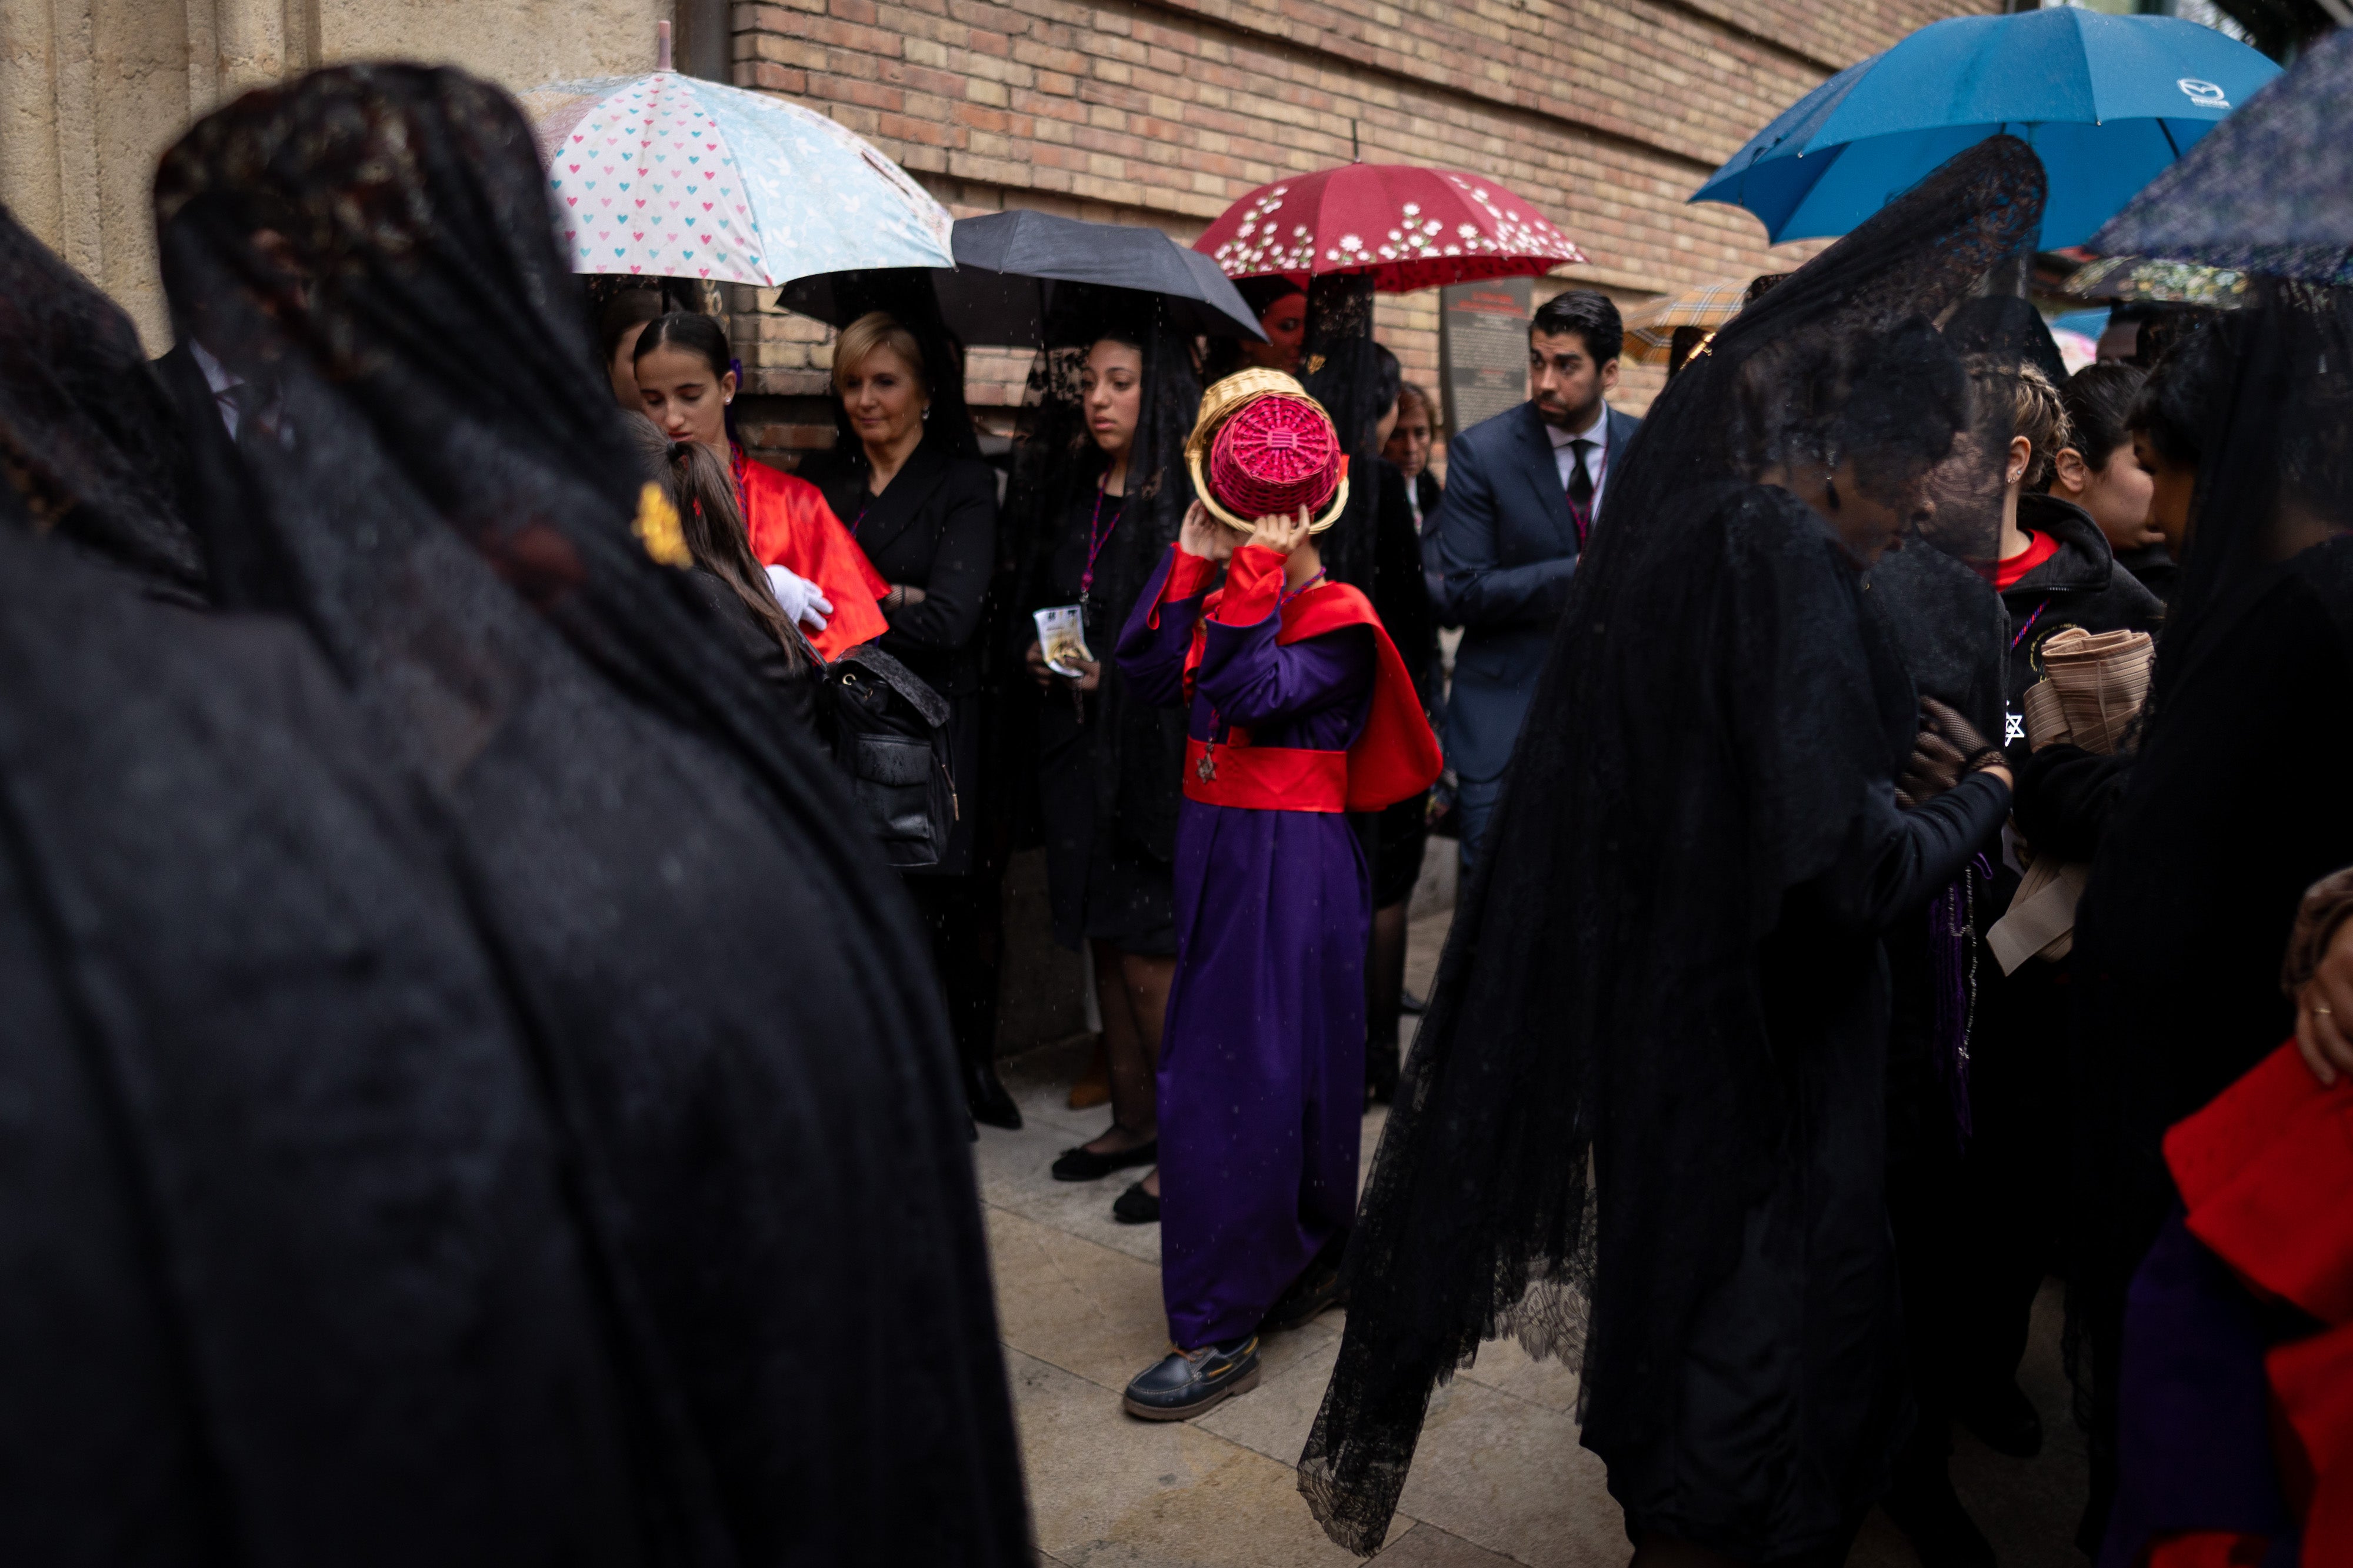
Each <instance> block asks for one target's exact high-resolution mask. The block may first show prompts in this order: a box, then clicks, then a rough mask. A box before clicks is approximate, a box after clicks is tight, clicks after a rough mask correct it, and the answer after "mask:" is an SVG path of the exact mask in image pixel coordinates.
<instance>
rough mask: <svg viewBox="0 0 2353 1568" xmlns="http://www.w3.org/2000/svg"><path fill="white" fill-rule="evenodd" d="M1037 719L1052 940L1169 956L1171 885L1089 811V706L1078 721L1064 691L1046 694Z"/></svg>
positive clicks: (1129, 840)
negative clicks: (1095, 942) (1110, 945)
mask: <svg viewBox="0 0 2353 1568" xmlns="http://www.w3.org/2000/svg"><path fill="white" fill-rule="evenodd" d="M1041 709H1042V710H1041V711H1040V713H1039V720H1038V731H1039V764H1038V793H1039V805H1041V806H1042V808H1043V811H1044V816H1045V819H1046V890H1047V897H1048V900H1049V901H1050V903H1051V905H1052V908H1053V913H1054V940H1055V941H1056V942H1060V943H1061V944H1062V945H1063V946H1064V947H1068V948H1072V949H1077V948H1079V947H1081V946H1082V944H1083V943H1084V942H1087V941H1088V940H1090V939H1092V940H1094V941H1098V942H1111V943H1113V945H1115V946H1117V947H1118V948H1119V949H1121V951H1123V952H1133V953H1138V954H1143V955H1145V956H1149V957H1155V958H1166V957H1173V956H1175V954H1176V901H1175V900H1176V884H1175V882H1174V880H1173V879H1172V878H1171V875H1170V871H1169V867H1168V863H1167V862H1166V861H1165V860H1161V859H1158V858H1155V857H1154V856H1153V855H1152V854H1151V853H1150V852H1149V851H1148V850H1146V849H1145V847H1143V846H1141V845H1139V844H1137V843H1135V842H1134V837H1132V836H1131V835H1128V834H1125V833H1122V832H1121V831H1120V830H1119V826H1118V823H1117V822H1116V820H1106V819H1105V815H1104V814H1103V813H1102V812H1099V811H1098V810H1096V808H1095V758H1094V743H1095V722H1094V719H1095V704H1094V702H1093V700H1092V699H1089V700H1088V703H1087V713H1086V717H1085V718H1084V719H1083V720H1082V719H1081V718H1080V717H1079V714H1078V711H1077V710H1076V708H1075V706H1074V705H1073V704H1072V702H1071V694H1070V692H1068V691H1067V690H1064V689H1060V688H1059V687H1058V688H1056V689H1053V690H1050V691H1049V692H1047V693H1046V695H1045V698H1044V700H1043V701H1042V703H1041Z"/></svg>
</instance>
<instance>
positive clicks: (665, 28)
mask: <svg viewBox="0 0 2353 1568" xmlns="http://www.w3.org/2000/svg"><path fill="white" fill-rule="evenodd" d="M654 69H656V70H658V71H666V70H668V69H670V24H669V23H668V22H656V23H655V24H654Z"/></svg>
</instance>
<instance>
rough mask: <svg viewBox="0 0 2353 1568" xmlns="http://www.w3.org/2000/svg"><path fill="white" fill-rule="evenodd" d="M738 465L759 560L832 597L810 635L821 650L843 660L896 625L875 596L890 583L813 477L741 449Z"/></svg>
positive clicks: (739, 494)
mask: <svg viewBox="0 0 2353 1568" xmlns="http://www.w3.org/2000/svg"><path fill="white" fill-rule="evenodd" d="M734 469H735V502H736V505H738V506H739V507H741V508H743V510H744V527H745V528H746V529H748V530H749V531H750V532H751V535H752V554H753V556H754V559H756V560H757V561H758V562H759V563H760V564H761V565H763V566H781V567H783V568H784V569H785V570H786V571H787V572H790V573H792V574H794V575H796V576H799V577H806V578H807V579H808V580H809V581H810V582H812V583H814V584H817V585H818V588H819V589H820V590H822V591H823V593H824V594H825V596H826V597H827V598H828V599H830V600H831V601H832V602H833V614H832V615H831V616H829V617H828V619H827V621H826V627H825V630H823V631H821V632H819V633H818V634H817V636H815V637H811V638H809V641H810V643H811V644H812V645H814V646H815V647H816V648H817V651H818V653H819V654H821V655H823V656H824V657H825V658H827V659H828V660H832V659H836V658H840V657H841V655H842V654H843V653H845V652H846V651H848V650H849V649H850V648H853V647H857V646H858V645H859V644H860V643H864V642H872V641H873V640H874V639H875V638H876V637H881V635H882V634H883V633H884V632H886V631H889V630H890V629H891V623H890V622H888V621H886V620H884V619H883V618H882V610H881V605H877V604H876V603H875V601H876V600H877V599H880V598H881V596H882V595H885V594H887V593H889V592H890V591H891V584H889V583H887V582H885V581H883V578H882V574H881V573H880V572H877V571H876V570H874V567H873V565H872V563H870V562H869V561H868V560H867V559H866V552H864V551H863V550H860V549H859V548H858V541H857V540H856V539H854V538H852V537H851V536H850V532H849V530H848V529H846V528H844V527H842V526H841V520H840V519H839V518H838V517H836V516H834V515H833V509H832V508H831V507H829V506H828V505H826V504H825V496H824V493H823V492H822V491H820V490H819V489H818V488H817V487H816V486H815V485H813V484H811V483H809V482H808V481H807V479H795V478H794V477H793V476H792V475H790V474H788V473H786V472H785V471H784V470H783V469H781V468H770V467H769V466H768V465H767V464H765V463H758V462H754V461H753V460H752V459H751V458H747V457H745V456H744V453H743V451H742V450H741V449H740V448H739V449H738V450H737V451H736V452H735V462H734Z"/></svg>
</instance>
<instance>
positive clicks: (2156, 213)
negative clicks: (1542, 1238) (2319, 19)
mask: <svg viewBox="0 0 2353 1568" xmlns="http://www.w3.org/2000/svg"><path fill="white" fill-rule="evenodd" d="M2098 241H2099V244H2100V247H2101V248H2103V249H2106V248H2109V247H2115V248H2116V249H2120V250H2132V251H2138V252H2142V253H2145V254H2148V255H2154V256H2167V257H2179V258H2185V259H2187V260H2189V261H2194V262H2202V263H2204V264H2206V265H2208V266H2211V267H2226V268H2236V269H2238V270H2240V271H2244V272H2261V273H2269V274H2271V275H2273V276H2274V277H2279V278H2300V279H2305V280H2306V281H2307V282H2312V283H2334V284H2338V285H2353V28H2342V29H2339V30H2338V31H2337V32H2335V33H2332V34H2330V35H2329V36H2328V37H2325V38H2323V39H2321V40H2320V41H2319V42H2318V43H2316V44H2314V45H2313V46H2312V47H2310V48H2309V49H2306V51H2305V52H2304V55H2303V58H2300V59H2298V60H2297V61H2296V62H2295V67H2294V68H2292V69H2291V70H2290V71H2289V72H2288V74H2287V75H2286V76H2285V77H2284V78H2282V79H2280V81H2279V82H2278V83H2277V84H2276V85H2274V86H2273V87H2268V88H2265V89H2263V91H2262V92H2261V93H2260V94H2258V95H2257V96H2256V99H2255V101H2254V102H2253V103H2251V104H2249V105H2248V106H2247V111H2246V113H2245V114H2244V115H2242V116H2241V117H2240V118H2238V119H2236V120H2234V121H2232V122H2231V124H2230V126H2229V128H2228V129H2227V130H2226V131H2225V132H2223V134H2221V135H2220V136H2217V137H2216V138H2215V139H2214V140H2213V141H2211V142H2208V143H2207V144H2206V145H2205V146H2203V147H2200V148H2199V149H2198V152H2197V155H2196V156H2194V157H2189V158H2184V159H2183V160H2182V161H2181V162H2180V163H2178V164H2176V165H2174V166H2173V167H2172V168H2171V169H2168V171H2166V173H2165V174H2163V175H2161V176H2159V177H2158V180H2157V181H2156V183H2155V184H2151V185H2150V186H2149V187H2148V189H2147V190H2145V191H2143V192H2141V194H2140V195H2138V196H2137V198H2135V200H2134V201H2133V204H2132V205H2130V206H2128V207H2126V208H2125V210H2124V211H2123V212H2121V213H2118V214H2117V215H2116V219H2115V220H2114V221H2113V222H2111V223H2110V224H2109V225H2108V226H2106V227H2105V228H2104V229H2102V230H2100V232H2099V235H2098Z"/></svg>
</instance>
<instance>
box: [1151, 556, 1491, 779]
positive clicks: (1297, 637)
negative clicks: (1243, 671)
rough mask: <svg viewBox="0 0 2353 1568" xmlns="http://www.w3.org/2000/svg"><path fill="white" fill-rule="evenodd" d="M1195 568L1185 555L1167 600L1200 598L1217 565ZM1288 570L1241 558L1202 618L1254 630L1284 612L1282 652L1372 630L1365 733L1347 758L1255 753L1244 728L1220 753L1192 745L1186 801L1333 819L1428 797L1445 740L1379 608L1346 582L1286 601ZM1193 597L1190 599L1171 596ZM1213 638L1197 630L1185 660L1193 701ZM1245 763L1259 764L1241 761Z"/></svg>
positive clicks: (1171, 574) (1173, 568) (1172, 567)
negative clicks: (1277, 610)
mask: <svg viewBox="0 0 2353 1568" xmlns="http://www.w3.org/2000/svg"><path fill="white" fill-rule="evenodd" d="M1171 548H1172V549H1173V548H1174V547H1173V546H1172V547H1171ZM1196 559H1197V558H1196V557H1193V556H1189V555H1187V554H1185V553H1184V552H1182V551H1177V552H1176V559H1175V560H1174V561H1172V562H1171V563H1169V571H1168V583H1167V589H1165V590H1164V591H1163V593H1162V595H1161V597H1162V599H1163V600H1164V601H1166V600H1168V599H1172V598H1189V597H1191V596H1192V593H1197V592H1198V591H1199V584H1200V582H1201V580H1202V578H1203V575H1204V573H1203V571H1202V569H1201V568H1202V567H1206V566H1207V565H1208V563H1206V562H1205V563H1201V567H1193V568H1190V569H1188V565H1187V563H1191V562H1193V561H1195V560H1196ZM1283 564H1284V559H1283V557H1282V556H1280V555H1278V554H1276V553H1275V552H1273V551H1271V550H1268V549H1265V548H1263V547H1261V546H1259V545H1254V544H1245V545H1243V546H1242V547H1241V548H1240V549H1239V550H1237V551H1235V552H1234V556H1233V560H1232V562H1231V563H1229V565H1228V566H1227V568H1226V585H1225V586H1224V587H1222V588H1220V589H1219V590H1218V591H1217V592H1215V593H1213V594H1211V595H1209V596H1208V600H1207V601H1206V602H1205V603H1204V604H1203V605H1202V619H1203V620H1204V621H1208V620H1215V621H1217V622H1218V623H1219V625H1221V626H1252V625H1255V624H1256V623H1258V622H1260V621H1262V620H1264V619H1266V616H1267V612H1268V611H1270V610H1272V609H1273V608H1274V607H1275V606H1276V605H1278V604H1280V605H1282V625H1281V626H1279V627H1277V628H1276V630H1275V634H1274V640H1275V641H1276V642H1277V643H1279V644H1281V643H1295V642H1303V641H1305V640H1306V639H1307V638H1309V637H1322V636H1323V635H1324V634H1325V633H1326V632H1336V631H1339V630H1341V629H1343V628H1344V627H1347V626H1369V627H1371V628H1372V633H1373V660H1374V662H1373V695H1372V701H1371V704H1370V705H1369V706H1368V707H1367V708H1366V711H1365V727H1364V729H1363V730H1362V731H1360V732H1359V733H1358V734H1357V736H1356V742H1355V743H1354V744H1353V745H1351V746H1350V747H1349V748H1348V749H1347V750H1346V751H1345V752H1312V751H1305V750H1303V749H1300V748H1295V747H1289V746H1253V745H1252V744H1251V743H1250V731H1247V730H1244V729H1241V728H1240V727H1236V728H1234V729H1233V730H1232V731H1230V732H1229V734H1228V736H1227V738H1226V739H1225V740H1223V741H1220V742H1218V743H1217V744H1216V745H1215V746H1208V745H1205V744H1203V743H1202V742H1191V743H1190V744H1188V745H1187V748H1186V759H1185V761H1186V766H1185V794H1186V796H1187V798H1188V799H1191V800H1198V801H1202V802H1204V803H1206V804H1208V805H1243V806H1250V807H1253V808H1255V809H1258V810H1261V811H1323V812H1328V811H1378V810H1380V809H1381V808H1382V807H1383V806H1386V805H1394V804H1395V803H1397V802H1398V801H1400V800H1405V799H1407V798H1409V796H1412V795H1419V794H1420V793H1421V792H1422V791H1423V790H1426V789H1428V788H1429V787H1430V784H1431V783H1432V782H1433V781H1434V780H1435V779H1436V778H1437V777H1438V774H1439V770H1440V768H1441V767H1443V766H1444V765H1445V763H1444V758H1443V757H1442V756H1441V755H1440V752H1439V747H1438V737H1437V736H1436V735H1434V734H1432V733H1431V732H1430V721H1429V720H1428V719H1427V718H1425V717H1423V715H1422V711H1421V698H1420V696H1419V694H1418V693H1417V692H1416V691H1415V690H1414V686H1413V677H1412V676H1411V675H1409V673H1407V670H1406V668H1405V660H1404V659H1403V658H1399V657H1398V650H1397V645H1396V644H1394V643H1392V642H1390V641H1389V634H1388V630H1387V628H1385V627H1384V626H1382V625H1381V618H1380V616H1378V615H1377V614H1375V613H1374V610H1373V603H1372V601H1371V600H1370V599H1367V598H1366V597H1365V595H1363V594H1361V593H1359V592H1357V591H1356V589H1354V588H1352V587H1350V586H1348V585H1347V584H1345V583H1329V582H1327V583H1319V584H1316V585H1315V586H1314V587H1312V588H1308V589H1306V590H1304V591H1303V592H1302V593H1300V594H1297V595H1293V597H1292V598H1291V599H1289V600H1288V601H1285V600H1284V599H1283V598H1282V573H1283ZM1186 588H1189V589H1190V590H1191V592H1170V591H1168V590H1176V589H1186ZM1207 635H1208V634H1207V633H1206V632H1205V631H1204V630H1203V629H1202V627H1201V626H1198V625H1197V626H1195V627H1194V628H1193V646H1192V647H1191V648H1190V649H1188V650H1187V653H1186V655H1185V689H1186V691H1187V693H1188V694H1189V693H1190V692H1191V690H1192V689H1193V676H1194V672H1195V671H1196V670H1198V668H1200V665H1201V650H1202V647H1203V645H1204V643H1205V641H1206V639H1207ZM1244 755H1247V756H1249V757H1250V761H1247V762H1241V761H1237V760H1236V759H1238V758H1240V757H1241V756H1244ZM1278 758H1289V759H1297V760H1283V761H1277V760H1276V759H1278ZM1323 759H1329V760H1323ZM1204 763H1207V772H1206V773H1205V772H1204ZM1244 796H1247V797H1248V798H1242V797H1244Z"/></svg>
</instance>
